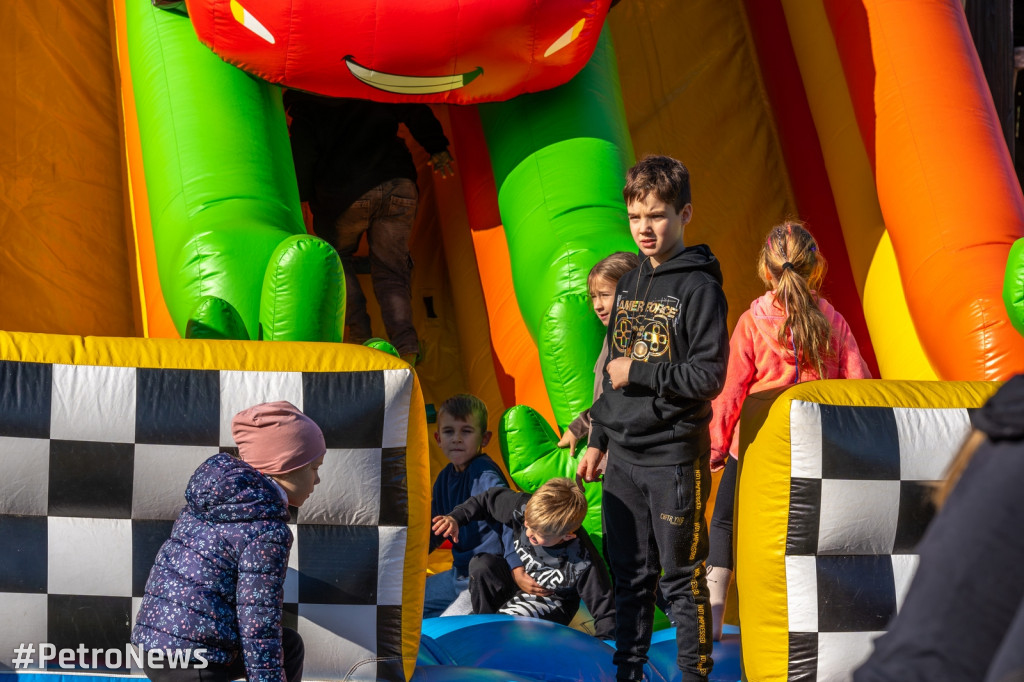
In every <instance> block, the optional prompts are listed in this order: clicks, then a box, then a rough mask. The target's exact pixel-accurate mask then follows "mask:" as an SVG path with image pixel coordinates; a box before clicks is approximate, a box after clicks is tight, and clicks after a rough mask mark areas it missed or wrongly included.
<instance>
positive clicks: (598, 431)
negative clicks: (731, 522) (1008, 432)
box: [577, 156, 729, 682]
mask: <svg viewBox="0 0 1024 682" xmlns="http://www.w3.org/2000/svg"><path fill="white" fill-rule="evenodd" d="M622 193H623V197H624V198H625V200H626V206H627V209H628V212H629V228H630V232H631V233H632V235H633V239H634V240H635V241H636V244H637V246H638V247H639V249H640V257H641V263H640V267H639V268H637V269H636V270H632V271H630V272H628V273H626V274H625V275H624V276H623V277H622V278H621V279H620V280H619V285H618V288H617V290H616V294H615V313H614V319H613V321H612V323H611V324H609V325H608V348H609V359H608V363H607V364H606V365H605V369H604V375H605V377H604V382H605V383H604V392H603V394H602V395H601V397H600V398H599V399H598V400H597V402H595V403H594V406H593V407H592V408H591V411H590V414H591V418H592V420H593V428H592V430H591V435H590V447H589V448H587V452H586V455H584V457H583V460H582V461H581V462H580V465H579V468H578V470H577V475H578V476H579V477H581V478H582V479H583V480H584V481H585V482H592V481H596V480H599V479H600V478H601V474H602V473H603V474H604V492H603V498H602V499H603V502H602V504H603V508H604V532H605V538H606V541H607V543H608V560H609V563H610V565H611V569H612V574H613V575H614V576H615V610H616V614H617V617H616V629H615V641H616V645H617V647H616V652H615V657H614V661H615V665H616V667H617V679H619V680H640V679H642V678H643V666H644V663H645V662H646V661H647V650H648V648H649V647H650V643H651V627H652V624H653V620H654V600H655V591H656V589H657V587H658V584H659V574H660V573H661V571H662V570H664V575H661V576H660V584H661V589H662V591H663V593H664V596H665V598H666V599H667V600H668V601H669V603H670V604H671V611H672V613H671V614H670V615H671V616H672V617H673V620H674V621H675V622H676V623H677V628H676V644H677V646H678V650H679V653H678V658H677V663H678V665H679V669H680V670H681V671H682V679H683V680H684V681H687V682H688V681H690V680H707V676H708V673H709V672H710V671H711V666H712V660H711V608H710V605H709V597H708V589H707V583H706V580H705V573H704V566H703V563H704V559H705V558H706V557H707V552H708V529H707V524H706V523H705V520H704V507H705V505H706V504H707V500H708V493H709V492H710V489H711V471H710V464H709V462H710V454H711V440H710V432H709V426H708V425H709V423H710V421H711V400H712V399H713V398H714V397H715V396H717V395H718V394H719V392H720V391H721V390H722V386H723V385H724V383H725V371H726V367H727V365H728V360H729V330H728V327H727V324H726V312H727V305H726V300H725V294H724V292H723V291H722V273H721V269H720V268H719V266H718V261H717V260H716V259H715V256H714V255H713V254H712V253H711V250H710V249H708V247H707V246H705V245H703V244H701V245H699V246H689V247H688V246H685V245H684V244H683V230H684V228H685V227H686V224H687V223H688V222H689V221H690V218H691V216H692V214H693V206H692V205H691V204H690V175H689V171H687V169H686V167H685V166H684V165H683V164H682V163H680V162H679V161H677V160H676V159H672V158H669V157H666V156H648V157H646V158H644V159H643V160H642V161H640V162H639V163H637V164H636V165H635V166H633V168H631V169H630V170H629V173H628V174H627V176H626V186H625V189H623V192H622ZM605 453H607V460H606V461H607V465H606V467H607V470H604V471H603V470H602V469H603V468H604V466H605V464H604V462H603V461H602V460H603V459H604V456H605ZM654 552H656V553H657V554H656V555H652V554H654Z"/></svg>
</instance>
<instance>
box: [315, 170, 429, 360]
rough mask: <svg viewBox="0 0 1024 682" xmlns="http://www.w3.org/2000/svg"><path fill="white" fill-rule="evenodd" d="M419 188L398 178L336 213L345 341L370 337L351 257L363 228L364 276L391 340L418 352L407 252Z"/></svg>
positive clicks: (404, 351)
mask: <svg viewBox="0 0 1024 682" xmlns="http://www.w3.org/2000/svg"><path fill="white" fill-rule="evenodd" d="M418 200H419V192H418V191H417V189H416V183H415V182H413V181H412V180H408V179H405V178H399V179H396V180H389V181H387V182H385V183H383V184H380V185H377V186H376V187H374V188H373V189H371V190H370V191H369V192H367V193H366V194H364V195H363V196H361V197H359V199H357V200H356V202H355V203H353V204H352V205H351V206H350V207H349V208H348V210H346V211H345V212H344V213H342V214H341V217H340V218H338V222H337V224H336V225H335V234H336V240H337V243H336V244H335V245H334V246H335V248H337V250H338V255H339V256H341V264H342V266H343V267H344V269H345V324H347V325H348V327H349V340H350V341H352V342H355V343H362V342H363V341H365V340H366V339H368V338H370V337H371V336H373V332H372V330H371V328H370V316H369V314H368V313H367V312H366V296H365V295H364V294H363V290H362V288H361V287H360V286H359V279H358V278H357V277H356V271H355V266H354V265H353V262H352V256H353V254H355V252H356V249H358V247H359V240H360V238H361V237H362V236H363V233H364V232H365V233H366V240H367V243H368V246H369V249H370V278H371V280H372V281H373V293H374V294H375V295H376V296H377V303H378V304H379V305H380V314H381V317H382V318H383V320H384V329H385V330H386V331H387V334H388V339H389V340H390V341H391V345H393V346H394V347H395V349H396V350H398V352H399V353H401V354H402V355H406V354H410V353H418V352H419V337H417V335H416V329H415V327H413V325H412V299H411V296H412V288H411V287H412V257H411V256H410V255H409V235H410V234H411V233H412V225H413V222H414V221H415V220H416V203H417V201H418Z"/></svg>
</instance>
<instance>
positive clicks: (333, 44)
mask: <svg viewBox="0 0 1024 682" xmlns="http://www.w3.org/2000/svg"><path fill="white" fill-rule="evenodd" d="M609 3H610V0H333V1H328V2H325V0H292V1H291V2H280V0H188V2H187V5H188V12H189V16H190V17H191V19H192V25H193V26H194V27H195V30H196V33H197V34H198V36H199V40H201V41H202V42H203V43H204V44H205V45H206V46H207V47H209V48H210V49H211V50H213V51H214V52H215V53H217V54H218V55H220V56H221V57H222V58H223V59H224V60H225V61H227V62H229V63H231V64H234V65H235V66H237V67H239V68H241V69H243V70H245V71H247V72H249V73H251V74H253V75H255V76H258V77H260V78H263V79H265V80H267V81H270V82H272V83H280V84H281V85H284V86H286V87H290V88H297V89H300V90H306V91H309V92H316V93H319V94H322V95H329V96H332V97H359V98H362V99H372V100H376V101H380V102H410V101H415V102H446V103H449V104H471V103H476V102H487V101H499V100H505V99H509V98H511V97H515V96H516V95H521V94H523V93H526V92H538V91H540V90H546V89H548V88H552V87H555V86H557V85H561V84H562V83H565V82H566V81H568V80H569V79H570V78H572V77H573V76H574V75H576V73H578V72H579V70H580V69H582V68H583V66H584V65H585V64H586V62H587V60H588V59H589V58H590V55H591V53H592V52H593V51H594V46H595V44H596V43H597V38H598V35H599V34H600V32H601V26H602V25H603V23H604V18H605V16H606V15H607V13H608V6H609Z"/></svg>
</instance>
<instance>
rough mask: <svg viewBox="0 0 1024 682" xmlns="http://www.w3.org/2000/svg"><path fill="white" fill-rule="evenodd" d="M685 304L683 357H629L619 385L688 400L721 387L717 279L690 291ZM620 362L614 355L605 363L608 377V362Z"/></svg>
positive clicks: (725, 350)
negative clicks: (641, 359)
mask: <svg viewBox="0 0 1024 682" xmlns="http://www.w3.org/2000/svg"><path fill="white" fill-rule="evenodd" d="M685 306H686V307H685V309H684V312H683V324H684V325H685V327H686V331H685V334H686V338H687V339H688V340H689V345H690V347H689V351H688V352H687V355H686V357H685V358H672V360H671V362H637V361H633V360H629V361H628V362H629V368H628V381H627V382H626V383H625V384H620V386H624V385H627V384H637V385H640V386H646V387H647V388H649V389H651V390H653V391H654V392H655V393H656V394H657V395H659V396H661V397H663V398H673V397H679V398H687V399H690V400H712V399H714V398H715V396H717V395H718V394H719V393H720V392H721V391H722V385H723V384H724V383H725V371H726V365H727V363H728V360H729V327H728V324H727V319H726V316H727V314H728V309H729V306H728V303H727V302H726V299H725V292H724V291H722V287H721V286H720V285H719V284H718V283H717V282H707V283H705V284H703V285H701V286H700V287H698V288H697V289H696V290H695V291H694V292H693V293H692V294H691V295H690V297H689V299H688V300H687V301H686V302H685ZM623 362H625V360H624V359H619V358H616V359H615V360H612V361H611V362H609V363H608V366H607V368H606V370H607V372H608V375H609V377H611V376H612V371H613V368H612V363H619V364H620V365H621V364H622V363H623ZM616 369H618V368H616ZM613 387H615V386H614V378H613Z"/></svg>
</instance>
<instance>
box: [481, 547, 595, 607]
mask: <svg viewBox="0 0 1024 682" xmlns="http://www.w3.org/2000/svg"><path fill="white" fill-rule="evenodd" d="M517 594H519V586H518V585H516V581H515V578H513V577H512V569H511V568H509V567H508V562H507V561H505V557H503V556H498V555H497V554H477V555H476V556H475V557H473V558H472V560H470V562H469V596H470V600H471V602H472V604H473V613H498V611H499V610H500V609H501V607H502V606H504V605H505V604H506V603H508V601H509V600H510V599H512V597H514V596H516V595H517ZM579 606H580V604H579V600H578V599H576V600H569V601H562V604H561V605H560V606H559V607H558V608H556V609H555V610H553V611H550V612H548V613H545V614H544V615H542V616H539V617H540V618H541V619H542V620H550V621H553V622H555V623H559V624H561V625H568V624H569V623H571V622H572V619H573V617H574V616H575V615H576V611H578V610H579Z"/></svg>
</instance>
